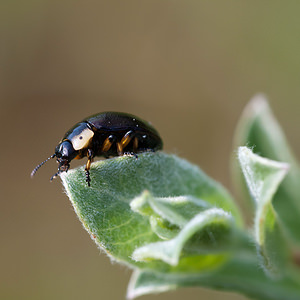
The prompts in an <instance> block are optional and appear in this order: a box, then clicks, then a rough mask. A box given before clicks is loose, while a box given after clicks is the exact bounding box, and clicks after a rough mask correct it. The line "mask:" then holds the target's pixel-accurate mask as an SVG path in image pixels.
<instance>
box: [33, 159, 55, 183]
mask: <svg viewBox="0 0 300 300" xmlns="http://www.w3.org/2000/svg"><path fill="white" fill-rule="evenodd" d="M55 156H56V155H55V154H53V155H51V156H50V157H48V158H47V159H46V160H44V161H43V162H41V163H40V164H39V165H37V166H36V167H35V168H34V169H33V170H32V172H31V174H30V176H31V178H32V177H33V176H34V175H35V173H36V172H37V170H38V169H39V168H40V167H41V166H42V165H43V164H44V163H46V162H47V161H48V160H50V159H52V158H54V157H55Z"/></svg>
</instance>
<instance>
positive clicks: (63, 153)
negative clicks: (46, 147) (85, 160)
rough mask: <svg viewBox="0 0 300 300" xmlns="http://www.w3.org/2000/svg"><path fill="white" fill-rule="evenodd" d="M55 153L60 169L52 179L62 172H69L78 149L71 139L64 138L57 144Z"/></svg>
mask: <svg viewBox="0 0 300 300" xmlns="http://www.w3.org/2000/svg"><path fill="white" fill-rule="evenodd" d="M54 155H55V157H56V161H57V162H58V163H59V165H58V171H57V173H55V174H54V175H53V176H52V177H51V179H50V180H51V181H52V179H54V178H55V177H56V176H57V175H59V174H60V173H61V172H67V171H68V170H69V167H70V161H71V160H72V159H74V158H75V156H76V155H77V151H76V150H74V148H73V146H72V143H71V142H70V141H69V140H64V141H62V142H61V143H59V144H58V145H57V146H56V148H55V154H54Z"/></svg>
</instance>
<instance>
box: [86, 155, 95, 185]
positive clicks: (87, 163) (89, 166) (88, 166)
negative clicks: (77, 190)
mask: <svg viewBox="0 0 300 300" xmlns="http://www.w3.org/2000/svg"><path fill="white" fill-rule="evenodd" d="M87 157H88V161H87V162H86V165H85V177H86V179H85V181H86V182H87V184H88V186H91V184H90V182H91V178H90V168H91V163H92V160H93V157H94V155H93V151H92V150H91V149H88V152H87Z"/></svg>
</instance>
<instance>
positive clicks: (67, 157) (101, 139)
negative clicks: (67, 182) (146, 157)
mask: <svg viewBox="0 0 300 300" xmlns="http://www.w3.org/2000/svg"><path fill="white" fill-rule="evenodd" d="M162 146H163V143H162V140H161V138H160V136H159V134H158V132H157V131H156V129H155V128H153V127H152V126H151V125H150V124H149V123H148V122H146V121H143V120H141V119H140V118H138V117H136V116H133V115H130V114H126V113H120V112H103V113H99V114H96V115H93V116H90V117H88V118H86V119H84V120H82V121H81V122H79V123H77V124H75V125H74V126H73V127H72V128H71V129H70V130H69V131H67V133H66V134H65V135H64V137H63V138H62V140H61V141H60V143H59V144H58V145H57V146H56V148H55V152H54V154H53V155H51V156H50V157H49V158H47V159H46V160H45V161H43V162H42V163H40V164H39V165H38V166H36V167H35V168H34V170H33V171H32V172H31V177H33V176H34V174H35V173H36V172H37V170H38V169H39V168H40V167H41V166H42V165H43V164H44V163H45V162H47V161H48V160H50V159H51V158H54V157H56V160H57V162H58V163H59V166H58V171H57V173H55V174H54V175H53V176H52V177H51V178H50V180H51V181H52V179H53V178H55V177H56V176H58V175H59V174H60V173H61V172H64V171H65V172H67V171H68V169H69V167H70V161H71V160H73V159H80V158H83V157H85V156H86V157H87V158H88V161H87V163H86V167H85V173H86V182H87V183H88V186H90V181H91V179H90V172H89V170H90V166H91V162H92V160H93V158H94V157H95V156H103V157H105V158H108V157H111V156H120V155H124V154H130V155H133V156H135V157H136V158H137V153H139V152H144V151H156V150H160V149H162Z"/></svg>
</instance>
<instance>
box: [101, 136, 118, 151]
mask: <svg viewBox="0 0 300 300" xmlns="http://www.w3.org/2000/svg"><path fill="white" fill-rule="evenodd" d="M115 141H116V137H115V136H114V135H110V136H109V137H108V138H106V139H105V140H104V142H103V145H102V148H101V152H107V151H108V150H109V149H110V147H111V146H112V144H113V143H114V142H115Z"/></svg>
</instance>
